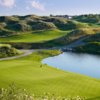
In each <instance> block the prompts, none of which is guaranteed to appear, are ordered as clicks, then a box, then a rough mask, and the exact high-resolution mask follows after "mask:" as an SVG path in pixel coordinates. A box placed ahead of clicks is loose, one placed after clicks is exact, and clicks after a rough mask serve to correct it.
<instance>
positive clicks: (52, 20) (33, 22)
mask: <svg viewBox="0 0 100 100" xmlns="http://www.w3.org/2000/svg"><path fill="white" fill-rule="evenodd" d="M86 27H89V25H88V24H85V23H81V22H78V21H74V20H69V19H67V18H59V17H49V16H46V17H45V16H36V15H27V16H1V17H0V36H1V37H5V36H10V35H16V34H21V33H24V32H32V31H37V30H54V29H59V30H63V31H66V30H73V29H77V28H86Z"/></svg>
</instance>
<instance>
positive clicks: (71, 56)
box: [42, 52, 100, 78]
mask: <svg viewBox="0 0 100 100" xmlns="http://www.w3.org/2000/svg"><path fill="white" fill-rule="evenodd" d="M42 62H43V63H44V64H48V65H50V66H53V67H56V68H59V69H61V70H65V71H70V72H75V73H79V74H83V75H87V76H91V77H94V78H100V56H97V55H90V54H76V53H71V52H64V53H62V54H60V55H58V56H54V57H49V58H46V59H44V60H43V61H42Z"/></svg>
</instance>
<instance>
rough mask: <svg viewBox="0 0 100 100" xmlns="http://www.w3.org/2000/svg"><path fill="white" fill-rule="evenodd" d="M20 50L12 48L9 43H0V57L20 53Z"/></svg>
mask: <svg viewBox="0 0 100 100" xmlns="http://www.w3.org/2000/svg"><path fill="white" fill-rule="evenodd" d="M20 54H22V52H21V51H20V50H17V49H15V48H13V47H12V46H11V45H9V44H0V58H6V57H11V56H16V55H20Z"/></svg>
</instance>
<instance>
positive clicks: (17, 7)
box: [0, 0, 100, 16]
mask: <svg viewBox="0 0 100 100" xmlns="http://www.w3.org/2000/svg"><path fill="white" fill-rule="evenodd" d="M99 13H100V0H0V16H4V15H29V14H36V15H50V14H53V15H80V14H99Z"/></svg>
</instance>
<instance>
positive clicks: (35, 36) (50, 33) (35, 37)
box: [0, 30, 68, 42]
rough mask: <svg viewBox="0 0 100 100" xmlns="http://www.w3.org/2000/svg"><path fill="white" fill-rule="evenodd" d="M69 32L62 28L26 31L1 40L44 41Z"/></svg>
mask: <svg viewBox="0 0 100 100" xmlns="http://www.w3.org/2000/svg"><path fill="white" fill-rule="evenodd" d="M67 33H68V31H60V30H47V31H37V32H26V33H21V34H19V35H14V36H9V37H1V38H0V42H43V41H48V40H52V39H56V38H59V37H62V36H64V35H66V34H67Z"/></svg>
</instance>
